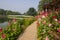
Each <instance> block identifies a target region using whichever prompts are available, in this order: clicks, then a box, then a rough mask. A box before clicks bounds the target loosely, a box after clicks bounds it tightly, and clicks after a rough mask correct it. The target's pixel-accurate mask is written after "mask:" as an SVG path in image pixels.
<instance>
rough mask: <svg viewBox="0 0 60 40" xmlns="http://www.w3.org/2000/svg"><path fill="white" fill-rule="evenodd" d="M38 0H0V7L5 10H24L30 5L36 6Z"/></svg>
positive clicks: (22, 11)
mask: <svg viewBox="0 0 60 40" xmlns="http://www.w3.org/2000/svg"><path fill="white" fill-rule="evenodd" d="M38 4H39V0H0V8H1V9H5V10H12V11H18V12H21V13H24V12H26V11H27V10H28V9H29V8H30V7H34V8H35V9H36V10H37V8H38Z"/></svg>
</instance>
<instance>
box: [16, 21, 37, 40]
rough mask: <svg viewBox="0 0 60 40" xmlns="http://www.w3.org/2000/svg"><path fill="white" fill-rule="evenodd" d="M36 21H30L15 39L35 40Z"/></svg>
mask: <svg viewBox="0 0 60 40" xmlns="http://www.w3.org/2000/svg"><path fill="white" fill-rule="evenodd" d="M36 22H37V21H35V22H34V23H32V24H31V25H30V26H29V27H28V28H27V29H26V30H25V31H24V33H23V34H22V35H20V36H19V38H18V39H17V40H37V24H36Z"/></svg>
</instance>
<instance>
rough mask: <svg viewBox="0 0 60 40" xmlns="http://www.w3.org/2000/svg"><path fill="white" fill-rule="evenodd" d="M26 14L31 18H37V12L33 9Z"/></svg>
mask: <svg viewBox="0 0 60 40" xmlns="http://www.w3.org/2000/svg"><path fill="white" fill-rule="evenodd" d="M25 14H26V15H30V16H36V15H37V11H36V9H34V8H33V7H31V8H29V10H28V11H27V12H26V13H25Z"/></svg>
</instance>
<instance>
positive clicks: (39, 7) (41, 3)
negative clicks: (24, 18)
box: [38, 0, 52, 11]
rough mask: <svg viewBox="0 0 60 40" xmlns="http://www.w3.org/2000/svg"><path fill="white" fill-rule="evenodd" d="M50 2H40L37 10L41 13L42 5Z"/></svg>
mask: <svg viewBox="0 0 60 40" xmlns="http://www.w3.org/2000/svg"><path fill="white" fill-rule="evenodd" d="M49 2H52V0H40V2H39V5H38V10H39V11H41V10H42V9H43V5H45V4H47V3H49Z"/></svg>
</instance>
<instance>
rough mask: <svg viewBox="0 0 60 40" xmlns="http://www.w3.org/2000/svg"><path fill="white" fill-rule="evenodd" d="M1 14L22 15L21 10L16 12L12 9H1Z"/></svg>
mask: <svg viewBox="0 0 60 40" xmlns="http://www.w3.org/2000/svg"><path fill="white" fill-rule="evenodd" d="M0 15H21V13H20V12H14V11H11V10H4V9H0Z"/></svg>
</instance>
